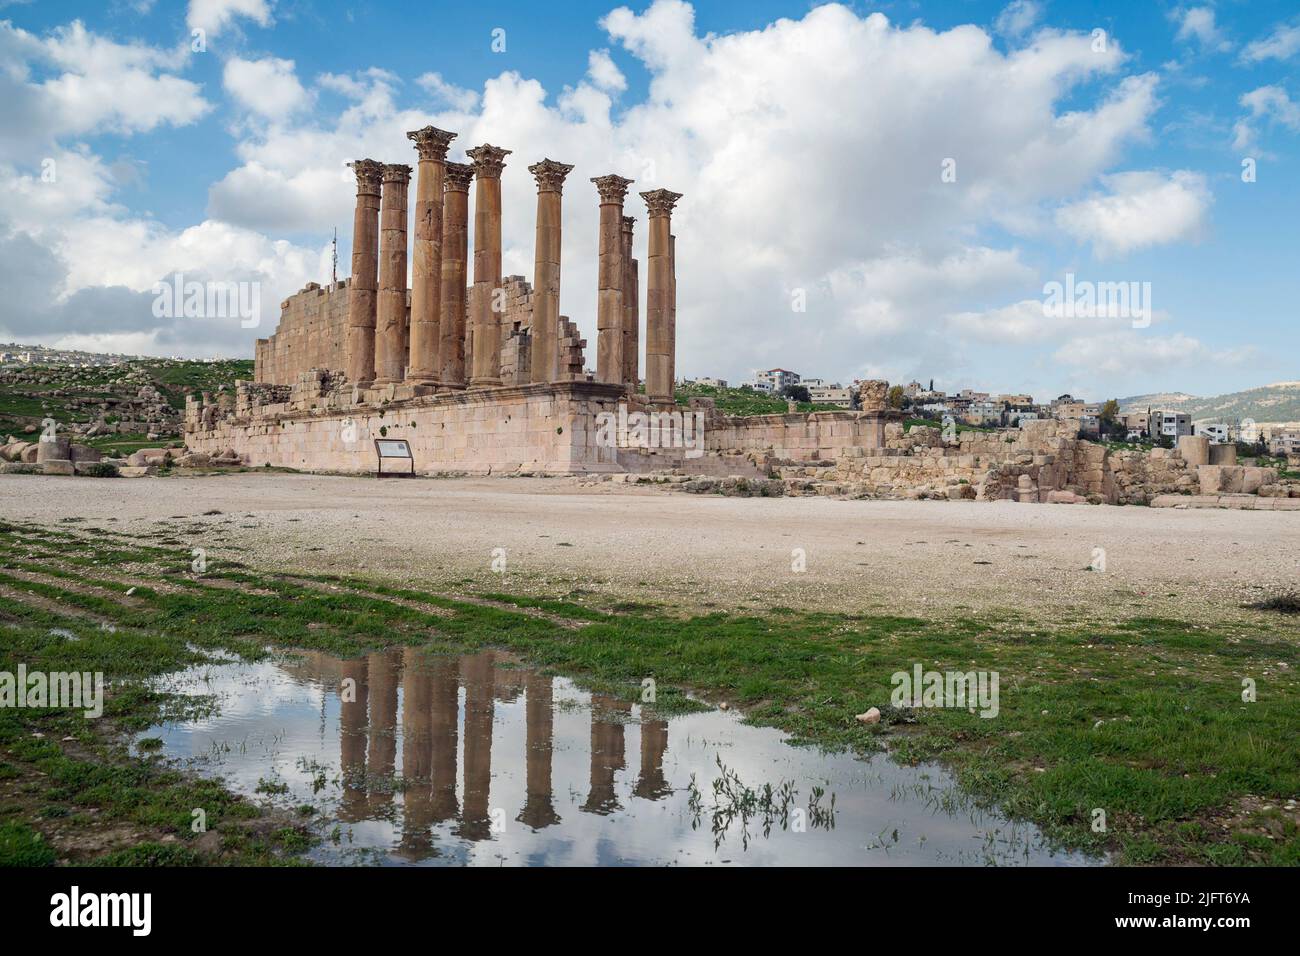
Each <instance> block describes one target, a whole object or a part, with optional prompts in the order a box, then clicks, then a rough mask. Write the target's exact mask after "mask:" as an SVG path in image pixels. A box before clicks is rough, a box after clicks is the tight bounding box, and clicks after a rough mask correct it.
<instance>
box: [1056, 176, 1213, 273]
mask: <svg viewBox="0 0 1300 956" xmlns="http://www.w3.org/2000/svg"><path fill="white" fill-rule="evenodd" d="M1103 182H1104V184H1105V187H1106V191H1105V192H1100V193H1097V194H1096V195H1093V196H1089V197H1088V198H1086V199H1082V200H1080V201H1078V202H1072V203H1067V204H1066V205H1064V206H1062V207H1061V208H1060V209H1059V210H1057V213H1056V224H1057V226H1058V227H1060V228H1061V229H1062V230H1064V231H1065V232H1066V233H1068V234H1069V235H1072V236H1074V237H1075V238H1076V239H1078V240H1079V241H1081V242H1090V243H1092V244H1093V247H1094V248H1095V249H1096V251H1097V253H1098V255H1101V256H1113V255H1119V254H1123V253H1126V252H1132V251H1134V250H1138V249H1145V248H1148V247H1150V246H1156V245H1162V244H1165V243H1169V242H1177V241H1181V240H1188V239H1195V238H1196V237H1197V236H1198V235H1199V234H1200V232H1201V230H1202V229H1203V228H1204V226H1205V218H1206V214H1207V212H1208V210H1209V207H1210V204H1211V203H1212V202H1213V197H1212V196H1211V194H1210V190H1209V187H1208V186H1207V184H1206V181H1205V176H1204V175H1202V174H1200V173H1194V172H1189V171H1187V170H1179V171H1177V172H1175V173H1173V174H1172V175H1169V176H1165V175H1162V174H1160V173H1156V172H1148V171H1142V172H1128V173H1117V174H1115V175H1111V176H1106V177H1105V178H1104V179H1103Z"/></svg>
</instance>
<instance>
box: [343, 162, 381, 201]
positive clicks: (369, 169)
mask: <svg viewBox="0 0 1300 956" xmlns="http://www.w3.org/2000/svg"><path fill="white" fill-rule="evenodd" d="M348 166H350V167H351V168H352V171H353V172H354V173H356V174H357V192H358V193H378V192H379V183H380V181H381V180H382V178H383V175H384V164H383V163H381V162H378V161H377V160H373V159H356V160H353V161H352V162H350V163H348Z"/></svg>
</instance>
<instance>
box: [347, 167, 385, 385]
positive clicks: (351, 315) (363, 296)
mask: <svg viewBox="0 0 1300 956" xmlns="http://www.w3.org/2000/svg"><path fill="white" fill-rule="evenodd" d="M348 165H349V166H351V167H352V171H353V172H354V173H356V176H357V209H356V212H355V213H354V215H353V219H352V287H351V290H350V291H349V293H348V369H347V371H348V381H349V382H351V383H352V384H354V385H363V386H364V385H369V384H370V383H371V382H373V381H374V380H375V289H376V282H377V276H378V272H379V183H380V178H381V176H382V175H383V169H384V167H383V164H381V163H377V162H375V161H374V160H373V159H358V160H357V161H356V162H353V163H348Z"/></svg>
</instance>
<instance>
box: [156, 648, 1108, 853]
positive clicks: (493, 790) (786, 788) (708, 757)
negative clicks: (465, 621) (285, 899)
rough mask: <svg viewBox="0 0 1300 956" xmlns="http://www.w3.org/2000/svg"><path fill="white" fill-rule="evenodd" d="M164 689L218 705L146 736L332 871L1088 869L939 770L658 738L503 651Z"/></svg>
mask: <svg viewBox="0 0 1300 956" xmlns="http://www.w3.org/2000/svg"><path fill="white" fill-rule="evenodd" d="M158 686H159V687H160V688H162V689H164V690H169V691H172V692H174V693H179V694H182V695H187V696H206V695H212V696H213V697H215V700H216V707H215V708H213V709H212V710H211V713H206V712H205V713H203V715H202V716H199V717H195V718H194V719H186V720H182V721H179V722H174V723H167V724H164V725H162V726H159V727H154V728H152V729H150V730H148V731H145V732H144V733H143V734H141V735H140V736H141V737H161V738H162V740H163V753H164V754H165V755H167V756H169V757H172V758H178V759H181V760H182V761H184V762H186V763H187V764H189V765H190V766H192V767H193V768H194V769H196V770H198V771H199V772H201V773H206V774H209V775H215V776H220V777H222V778H224V779H225V781H226V783H227V785H228V786H230V787H231V788H232V789H233V790H235V791H236V792H239V793H243V794H245V795H247V796H250V797H252V798H253V799H259V800H270V801H271V802H274V803H275V804H277V805H281V806H285V807H297V806H301V805H304V804H310V805H311V806H313V807H314V808H315V809H316V810H317V816H316V817H315V819H316V821H317V823H318V825H319V832H320V834H321V836H322V838H323V839H322V842H321V844H320V846H319V847H318V848H317V849H316V850H315V851H313V854H312V856H313V858H314V859H315V860H317V861H318V862H321V863H326V864H348V863H379V864H391V865H445V864H451V865H483V864H487V865H501V864H510V865H543V864H544V865H550V866H563V865H619V864H652V865H654V864H659V865H664V864H667V865H673V864H686V865H709V864H729V865H751V866H761V865H823V866H835V865H927V864H929V865H934V864H938V865H989V864H999V865H1025V864H1029V865H1084V864H1089V863H1097V862H1101V861H1100V860H1097V859H1095V858H1089V857H1085V856H1081V855H1078V854H1070V853H1062V852H1054V851H1053V849H1052V848H1051V847H1050V846H1048V845H1047V844H1046V843H1045V842H1044V840H1043V838H1042V835H1041V834H1040V833H1039V832H1038V831H1037V829H1036V828H1034V827H1032V826H1028V825H1024V824H1012V823H1009V822H1007V821H1006V820H1005V819H1004V818H1002V817H1000V816H998V815H997V814H996V813H991V812H988V811H984V810H979V809H977V808H975V807H973V806H971V804H970V801H969V800H968V799H966V798H965V797H964V796H963V795H962V794H961V792H960V791H959V790H958V789H957V788H956V787H955V785H954V784H953V781H952V778H951V777H950V776H949V775H948V774H947V773H946V772H945V771H944V770H942V769H941V768H939V767H937V766H922V767H906V766H901V765H899V764H896V763H894V762H893V761H891V760H890V759H889V758H888V757H886V756H884V755H878V756H875V757H872V758H870V759H859V758H856V757H853V756H852V755H850V754H827V753H823V752H821V751H819V750H817V749H815V748H805V747H793V746H790V745H788V744H786V743H784V742H783V740H782V734H781V733H780V732H779V731H776V730H773V729H770V728H763V727H750V726H746V725H745V724H743V723H741V722H740V720H739V718H738V717H737V716H736V715H735V714H734V713H727V712H723V711H709V712H705V713H697V714H687V715H682V716H678V717H672V718H669V719H666V720H665V719H661V718H659V717H656V716H655V715H654V714H652V713H650V712H646V713H644V714H643V713H642V710H641V707H640V706H639V705H636V704H629V703H626V702H622V701H618V700H615V699H613V698H610V697H603V696H601V695H599V694H592V693H588V692H587V691H584V690H582V689H580V688H579V687H578V686H576V685H575V684H574V683H573V682H572V681H570V680H568V679H566V678H563V677H550V676H544V675H541V674H538V673H536V672H535V671H531V670H528V669H524V668H521V667H516V666H513V665H512V664H511V663H510V662H509V661H508V659H507V658H506V657H505V655H503V654H501V653H499V652H493V651H486V652H483V653H479V654H474V655H469V656H465V657H459V658H457V657H446V656H433V655H427V654H425V653H423V652H421V651H416V650H412V649H391V650H388V651H384V652H382V653H376V654H371V655H369V656H368V657H362V658H357V659H355V660H340V659H338V658H335V657H331V656H330V655H328V654H323V653H319V652H305V653H302V654H295V655H293V656H291V657H284V658H281V659H278V660H273V661H264V662H258V663H253V664H248V663H219V664H211V665H204V666H200V667H195V668H191V669H189V670H186V671H183V672H180V673H178V674H175V675H172V676H170V677H169V678H166V679H164V680H162V681H159V682H158ZM769 787H770V790H769V789H767V788H769Z"/></svg>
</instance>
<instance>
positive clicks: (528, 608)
mask: <svg viewBox="0 0 1300 956" xmlns="http://www.w3.org/2000/svg"><path fill="white" fill-rule="evenodd" d="M189 560H190V557H189V553H188V551H186V550H185V549H183V548H175V547H165V546H159V545H158V544H156V543H151V542H149V541H148V540H141V539H137V538H128V537H125V536H115V535H111V534H104V533H99V534H94V535H92V534H89V533H86V532H81V531H78V530H75V529H57V530H53V529H35V528H29V527H8V528H3V529H0V586H4V587H6V588H8V589H9V590H10V591H11V593H13V594H14V595H17V596H18V597H4V596H0V618H4V619H7V620H8V621H9V622H10V623H11V624H13V625H15V627H14V628H13V629H12V633H13V634H14V635H15V636H14V638H13V639H12V640H11V641H9V642H8V645H9V646H7V647H6V649H5V651H4V652H3V654H4V658H3V659H4V660H6V661H14V660H18V659H24V660H28V661H29V662H30V661H31V660H38V661H43V662H45V663H47V664H48V665H49V666H50V667H51V668H53V667H54V666H55V665H56V664H71V663H73V662H79V667H80V669H86V668H87V667H89V666H90V663H88V662H91V661H93V662H95V663H97V664H100V665H103V667H104V669H105V670H107V671H109V672H110V673H111V674H113V675H114V677H115V679H117V680H119V681H120V682H121V683H120V684H119V689H118V693H117V695H116V696H115V698H114V701H113V708H114V719H116V720H119V721H122V722H124V723H126V724H128V725H130V726H148V724H147V723H143V724H141V723H140V721H142V720H144V721H148V720H153V719H155V718H156V716H157V713H158V710H159V708H160V707H161V706H162V705H163V702H160V701H157V700H152V699H149V695H147V694H146V693H145V692H144V691H143V690H142V689H141V685H140V683H139V682H140V679H141V678H143V677H144V676H147V675H148V674H152V673H159V672H162V671H166V670H173V669H176V668H179V667H182V666H185V664H186V663H188V662H190V661H192V660H193V659H194V655H196V654H197V655H202V654H204V653H207V652H209V651H211V650H215V649H218V648H221V649H227V650H231V651H234V652H235V653H237V654H240V655H242V656H245V657H250V658H255V657H257V656H259V655H260V654H262V653H263V651H262V648H263V646H264V645H266V644H272V645H278V646H282V647H295V648H318V649H321V650H325V651H328V652H330V653H332V654H336V655H340V656H354V655H357V654H361V653H364V652H368V651H372V650H376V649H379V648H382V647H384V646H389V645H393V644H404V645H412V646H420V647H426V648H429V649H431V650H433V651H445V652H448V653H453V652H463V651H470V650H474V649H477V648H484V647H505V648H509V649H512V650H514V651H517V652H519V653H521V654H523V655H524V656H525V657H527V658H528V659H529V660H530V661H531V662H533V663H535V664H537V665H541V666H545V667H550V668H554V669H556V670H561V671H564V672H566V673H569V674H572V675H574V676H575V677H577V678H579V679H581V680H583V681H584V682H586V683H587V684H589V685H590V686H592V687H593V688H598V689H600V690H602V691H604V692H608V693H615V694H619V695H622V696H623V697H625V698H626V699H634V698H635V697H636V695H637V694H638V692H639V689H640V685H641V681H642V679H643V678H645V677H653V678H654V679H655V681H656V684H657V687H658V692H659V701H660V703H659V705H658V706H659V707H660V708H661V709H663V710H664V711H666V712H673V711H675V710H684V709H689V708H690V707H691V706H692V704H691V702H690V701H689V700H688V698H687V692H688V691H694V692H697V693H702V694H703V695H705V696H706V697H708V698H710V699H712V700H715V701H718V700H726V701H729V702H732V703H734V704H736V705H739V706H740V707H742V708H743V709H744V711H745V713H746V714H747V716H748V719H750V720H752V721H755V722H757V723H761V724H766V725H771V726H775V727H779V728H782V729H783V730H785V731H787V732H788V733H789V734H790V735H791V736H792V737H793V738H795V739H796V740H797V741H803V742H815V743H818V744H821V745H825V746H830V747H847V748H852V749H855V750H860V751H869V750H872V749H876V748H880V747H882V746H883V747H888V748H889V749H890V750H891V751H892V753H893V755H894V757H895V758H896V759H899V760H903V761H908V762H914V761H920V760H929V759H941V760H943V761H945V762H946V763H947V764H948V765H950V766H951V767H952V768H953V769H954V771H955V772H956V774H957V776H958V778H959V780H960V781H961V782H962V784H963V785H964V786H965V787H966V788H967V789H968V790H969V791H970V792H971V793H973V794H974V795H975V796H976V798H977V799H979V800H980V801H983V802H996V803H998V804H999V805H1000V806H1001V807H1002V808H1003V809H1004V810H1005V811H1006V812H1009V813H1010V814H1012V815H1013V816H1015V817H1017V818H1020V819H1027V820H1032V821H1034V822H1036V823H1037V824H1038V825H1040V826H1041V827H1043V828H1044V830H1045V831H1047V832H1048V833H1049V834H1050V835H1051V836H1052V837H1054V838H1056V839H1057V840H1059V841H1061V842H1062V843H1064V844H1065V845H1067V846H1071V847H1076V848H1081V849H1087V850H1093V851H1100V850H1108V851H1113V852H1115V853H1116V854H1117V858H1118V859H1119V860H1120V861H1122V862H1129V863H1166V864H1168V863H1183V862H1191V863H1200V864H1210V865H1214V864H1246V863H1254V864H1272V865H1296V864H1300V835H1297V832H1296V828H1295V826H1294V822H1293V820H1292V819H1291V818H1288V817H1286V816H1285V815H1278V814H1276V813H1272V814H1270V813H1268V812H1263V811H1259V812H1257V811H1254V810H1250V811H1247V810H1242V809H1241V808H1242V807H1246V806H1248V803H1247V798H1261V799H1263V800H1265V801H1274V802H1276V801H1278V800H1281V799H1285V798H1287V797H1294V796H1295V795H1296V794H1297V793H1298V792H1300V693H1298V691H1300V686H1297V685H1298V681H1297V677H1296V674H1297V673H1298V672H1300V644H1298V642H1297V640H1296V629H1295V627H1294V622H1293V621H1292V620H1291V619H1290V618H1289V617H1288V616H1287V615H1284V614H1272V615H1268V614H1264V613H1260V614H1259V616H1258V622H1257V624H1256V625H1255V627H1254V629H1253V630H1252V631H1251V632H1250V633H1245V634H1243V633H1238V632H1239V631H1240V630H1241V628H1240V626H1239V625H1234V626H1232V627H1230V628H1224V629H1217V628H1214V627H1205V626H1194V625H1191V624H1188V623H1186V622H1182V621H1178V620H1172V619H1164V618H1150V617H1130V618H1127V619H1122V620H1120V621H1119V622H1118V623H1113V624H1107V625H1090V626H1083V625H1079V624H1074V623H1071V622H1057V623H1055V624H1050V623H1047V622H1042V621H1031V620H1027V619H1025V618H1024V617H1023V616H1022V615H1021V614H1019V613H1018V612H1016V611H1013V610H1008V611H1006V612H1004V613H1002V614H983V615H972V616H967V617H953V618H950V619H928V618H927V619H923V618H917V617H904V616H897V615H890V614H879V613H873V614H829V613H811V612H803V611H795V610H791V609H788V608H782V609H773V610H771V611H769V612H766V613H725V612H715V613H701V614H691V615H679V614H675V613H672V612H671V611H668V610H663V609H659V608H654V607H647V606H642V605H627V604H622V603H619V602H616V601H614V600H613V599H611V601H610V604H609V606H599V605H597V606H593V604H592V602H590V601H584V600H580V599H579V600H575V599H573V598H572V597H571V596H570V597H565V596H563V595H559V596H557V597H556V598H555V599H539V598H529V597H524V596H520V595H511V594H504V593H494V592H487V591H484V592H481V593H477V594H474V595H472V597H473V598H474V600H473V601H472V602H471V601H470V600H467V599H466V598H468V597H470V596H471V595H458V594H454V593H447V592H444V591H441V590H437V591H435V590H424V589H420V588H412V587H393V586H389V585H383V584H379V583H375V582H371V581H368V580H366V579H363V578H358V577H347V576H293V575H272V574H266V573H261V572H257V571H254V570H251V569H248V568H244V567H240V566H238V565H233V564H222V563H220V562H216V561H214V562H211V563H210V565H209V573H208V574H207V575H204V576H194V575H191V574H190V573H189ZM28 573H37V574H39V575H40V580H28V579H25V577H24V576H25V575H26V574H28ZM119 576H122V578H123V580H119V579H118V578H119ZM125 579H129V580H130V581H131V582H133V583H135V584H136V585H137V586H136V589H135V591H134V593H133V595H132V596H131V602H132V603H131V604H130V605H128V604H127V603H125V602H126V600H127V599H126V597H125V591H126V589H127V587H128V586H129V585H128V584H127V583H126V580H125ZM150 581H153V582H156V583H158V584H159V586H158V587H149V586H147V584H148V582H150ZM140 582H145V585H146V586H139V583H140ZM163 582H166V583H167V584H168V585H169V586H170V587H169V588H168V589H164V588H163V587H162V586H161V584H162V583H163ZM223 582H224V584H225V585H226V586H225V587H221V586H219V585H221V584H223ZM320 584H329V585H333V586H334V587H336V588H338V590H329V589H322V588H320V587H318V586H317V585H320ZM92 588H93V589H95V590H93V591H92V590H91V589H92ZM24 596H26V598H27V599H25V600H24V599H19V598H21V597H24ZM38 599H44V600H45V601H46V602H52V603H51V604H49V605H48V606H44V607H43V606H39V604H38ZM396 601H402V602H418V603H419V604H420V605H421V607H415V606H407V605H405V604H399V603H394V602H396ZM51 608H57V609H58V613H55V612H54V611H53V610H51ZM86 615H95V616H98V617H101V618H106V619H109V620H111V621H112V622H113V624H114V625H115V626H116V627H118V629H119V630H118V632H117V633H116V634H108V633H107V632H102V631H97V630H95V629H94V628H93V627H89V626H88V625H86V624H85V623H84V620H83V618H84V616H86ZM51 627H69V628H72V629H74V630H76V632H77V633H78V634H80V636H81V638H82V639H81V641H79V642H77V643H75V644H71V643H69V642H66V641H64V640H60V639H55V638H52V637H51V636H50V635H49V633H48V631H49V629H50V628H51ZM915 662H920V663H922V664H923V665H924V666H925V668H926V669H927V670H940V671H942V670H961V671H970V670H989V671H997V672H998V673H999V675H1000V681H1001V699H1000V713H999V716H998V717H997V718H996V719H991V720H986V719H981V718H980V717H978V716H976V715H974V714H971V713H968V712H966V711H957V710H944V709H921V710H918V711H917V712H915V713H910V712H904V711H896V710H894V709H893V708H891V707H890V706H889V703H890V692H891V689H892V685H891V681H890V677H891V675H892V674H893V673H895V672H897V671H910V670H911V668H912V665H913V663H915ZM29 666H32V665H31V664H30V663H29ZM1244 678H1249V679H1251V680H1253V681H1254V682H1255V686H1256V689H1257V694H1258V699H1257V700H1256V701H1255V702H1252V703H1246V702H1244V701H1243V700H1242V681H1243V679H1244ZM871 706H877V707H880V708H881V709H882V711H884V713H885V717H884V720H883V722H882V723H881V724H879V725H875V726H867V725H863V724H860V723H858V722H857V721H856V720H855V719H854V715H855V714H857V713H861V712H862V711H864V710H866V709H867V708H868V707H871ZM15 713H16V712H10V713H8V714H4V715H3V716H2V717H0V728H4V727H6V726H8V727H10V731H11V732H10V735H9V736H8V737H7V738H6V737H3V736H0V746H3V745H5V744H6V743H7V745H8V746H13V747H16V749H17V756H16V757H14V756H7V755H0V757H2V759H4V760H5V761H7V762H10V763H12V764H14V765H15V766H16V767H18V768H20V770H22V769H24V768H26V769H28V770H30V768H33V767H39V768H41V772H44V773H47V775H48V777H49V779H48V781H47V783H46V785H45V786H46V789H47V791H48V792H47V793H45V794H44V797H45V801H46V802H47V803H48V802H57V803H59V804H64V805H70V806H77V805H79V803H80V802H82V801H84V800H86V799H87V798H88V795H101V796H102V797H103V798H104V799H105V800H106V801H107V802H108V803H109V804H111V805H112V806H116V807H118V808H119V810H118V812H124V813H138V814H142V816H139V815H137V816H133V817H131V819H134V820H137V821H140V822H142V823H147V824H148V825H149V826H152V827H155V828H161V829H163V830H165V831H166V832H177V833H178V834H179V835H182V836H183V834H181V833H180V831H179V829H178V828H179V827H180V826H181V824H183V823H184V822H185V821H184V819H183V817H182V816H181V814H180V810H181V809H182V808H186V807H192V806H197V805H200V804H196V803H193V802H190V801H192V800H193V799H195V798H194V797H193V796H191V795H186V796H185V797H184V798H182V799H177V800H173V799H172V798H170V797H167V796H166V795H165V794H166V791H167V790H169V789H171V788H181V787H185V786H198V785H199V784H195V783H192V782H191V783H184V782H182V781H178V780H166V779H165V778H164V781H165V782H164V783H162V784H160V786H161V787H162V788H163V793H164V795H163V796H159V797H158V798H157V799H153V798H146V797H145V796H144V794H145V793H146V792H147V791H148V790H149V786H148V785H146V784H145V783H143V782H142V781H141V780H139V779H137V778H136V777H135V776H133V775H134V774H135V773H136V772H137V771H136V770H135V769H132V768H133V767H134V766H135V764H131V763H128V764H127V765H126V768H127V769H124V770H122V771H120V774H121V776H119V775H118V774H117V773H114V774H109V775H108V776H107V777H105V778H104V779H101V777H100V773H102V772H94V771H92V770H91V769H89V768H85V767H66V766H64V765H63V764H62V763H61V762H60V759H59V757H58V755H57V754H56V753H55V752H54V751H57V750H58V746H57V745H55V744H52V743H49V742H48V741H50V739H51V738H53V739H58V738H57V737H55V736H54V735H53V734H48V735H47V737H46V738H45V741H42V742H39V743H34V742H31V741H28V740H22V741H18V740H17V738H16V737H15V736H14V734H15V733H17V732H18V731H20V730H25V729H27V728H26V726H25V725H23V726H21V727H16V726H14V725H13V722H14V721H16V720H19V719H20V718H17V717H15V716H14V714H15ZM21 719H22V720H28V719H30V715H26V716H24V717H23V718H21ZM51 719H52V718H51ZM5 722H8V723H5ZM80 723H81V724H82V725H83V727H84V724H85V722H84V721H81V722H80ZM64 759H68V758H64ZM149 772H150V773H159V772H160V771H157V770H154V769H151V770H149ZM0 782H3V781H2V779H0ZM180 792H181V793H184V791H183V790H181V791H180ZM127 795H129V796H127ZM207 799H209V800H213V801H217V800H218V798H217V797H216V796H209V797H208V798H207ZM218 802H219V801H218ZM202 805H205V806H206V805H207V804H202ZM236 805H238V802H235V803H232V804H230V806H231V807H234V806H236ZM1096 808H1102V809H1104V810H1105V811H1106V815H1107V820H1108V831H1107V832H1106V833H1103V834H1098V833H1094V832H1092V829H1091V826H1090V824H1091V820H1092V811H1093V810H1094V809H1096ZM232 812H233V811H232ZM1270 837H1271V838H1270ZM292 845H293V841H292V840H290V839H288V838H286V839H285V840H284V841H282V844H281V845H278V846H277V845H275V844H267V845H264V846H258V847H254V848H252V849H248V848H245V849H243V850H241V852H244V853H247V854H251V855H252V857H253V858H254V859H259V861H274V860H276V859H279V858H280V855H281V854H282V853H283V852H287V851H288V850H289V849H291V847H292ZM259 854H261V857H260V858H259ZM262 858H264V860H263V859H262Z"/></svg>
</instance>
